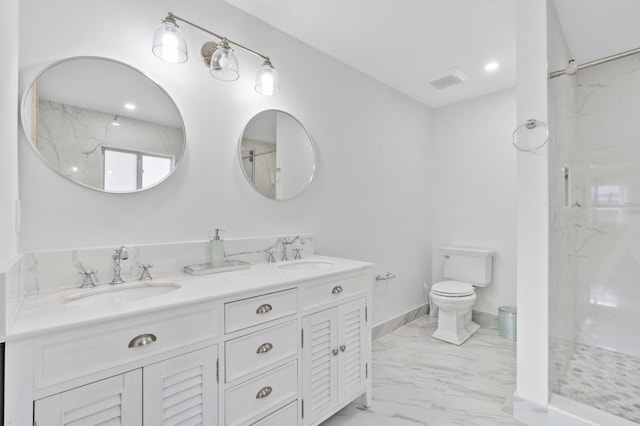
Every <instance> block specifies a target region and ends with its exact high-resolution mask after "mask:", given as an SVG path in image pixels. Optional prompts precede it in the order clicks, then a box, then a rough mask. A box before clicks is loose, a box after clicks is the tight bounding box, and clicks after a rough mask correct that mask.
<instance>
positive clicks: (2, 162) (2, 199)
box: [0, 0, 18, 269]
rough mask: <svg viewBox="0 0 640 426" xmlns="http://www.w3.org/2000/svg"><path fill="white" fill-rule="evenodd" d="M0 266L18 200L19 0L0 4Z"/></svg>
mask: <svg viewBox="0 0 640 426" xmlns="http://www.w3.org/2000/svg"><path fill="white" fill-rule="evenodd" d="M0 15H1V16H3V17H4V18H5V19H6V20H7V21H6V22H4V23H3V24H2V26H0V39H2V40H4V47H3V48H2V49H0V63H2V66H0V93H2V97H1V98H0V269H2V267H3V266H4V265H5V264H7V263H8V262H10V261H11V259H13V258H14V257H15V255H16V244H17V237H16V220H15V219H16V211H15V209H16V200H17V199H18V165H17V156H18V151H17V150H18V148H17V144H16V141H17V134H18V133H17V128H16V123H17V122H18V114H17V110H16V104H17V97H18V89H17V87H18V0H7V1H3V2H1V3H0Z"/></svg>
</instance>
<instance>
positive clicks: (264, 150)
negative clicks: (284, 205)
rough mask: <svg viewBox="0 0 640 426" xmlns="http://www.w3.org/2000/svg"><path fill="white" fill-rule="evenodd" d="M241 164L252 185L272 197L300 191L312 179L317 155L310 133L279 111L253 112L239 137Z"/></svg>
mask: <svg viewBox="0 0 640 426" xmlns="http://www.w3.org/2000/svg"><path fill="white" fill-rule="evenodd" d="M239 148H240V163H241V165H242V171H243V172H244V175H245V177H246V178H247V180H248V181H249V183H251V185H253V187H254V188H255V189H256V191H258V192H259V193H261V194H262V195H264V196H265V197H268V198H271V199H273V200H287V199H289V198H293V197H295V196H296V195H298V194H300V193H301V192H302V191H303V190H304V189H305V188H306V187H307V186H308V185H309V183H311V179H313V173H314V171H315V167H316V154H315V150H314V148H313V142H312V141H311V137H310V136H309V133H307V131H306V130H305V128H304V127H303V126H302V124H300V122H299V121H298V120H296V118H295V117H293V116H292V115H290V114H287V113H286V112H283V111H278V110H266V111H262V112H260V113H258V114H257V115H255V116H254V117H253V118H252V119H251V120H249V123H247V125H246V126H245V128H244V131H243V132H242V136H241V138H240V147H239Z"/></svg>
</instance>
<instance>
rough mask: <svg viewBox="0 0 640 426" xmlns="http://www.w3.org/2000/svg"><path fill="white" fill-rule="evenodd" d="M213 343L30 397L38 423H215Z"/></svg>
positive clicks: (40, 425)
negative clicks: (109, 375)
mask: <svg viewBox="0 0 640 426" xmlns="http://www.w3.org/2000/svg"><path fill="white" fill-rule="evenodd" d="M216 359H217V348H216V347H215V346H211V347H208V348H205V349H200V350H197V351H194V352H190V353H188V354H185V355H180V356H178V357H175V358H171V359H168V360H165V361H161V362H158V363H155V364H151V365H149V366H146V367H143V368H139V369H136V370H133V371H128V372H126V373H123V374H119V375H117V376H114V377H109V378H106V379H102V380H99V381H97V382H93V383H89V384H87V385H84V386H80V387H78V388H74V389H71V390H68V391H64V392H60V393H58V394H54V395H51V396H48V397H46V398H42V399H39V400H37V401H35V402H34V420H35V424H36V425H38V426H60V425H74V426H75V425H77V426H81V425H87V426H89V425H122V426H157V425H165V424H194V425H197V424H203V425H215V424H217V384H216V381H215V377H216Z"/></svg>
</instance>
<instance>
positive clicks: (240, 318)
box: [5, 259, 372, 426]
mask: <svg viewBox="0 0 640 426" xmlns="http://www.w3.org/2000/svg"><path fill="white" fill-rule="evenodd" d="M332 262H333V263H330V264H332V265H333V264H334V263H335V264H336V265H340V263H339V262H340V260H339V259H336V260H335V261H332ZM343 262H344V263H345V265H346V266H344V267H338V266H336V270H335V271H333V272H331V273H326V272H319V273H313V272H308V271H305V272H298V271H296V270H293V271H292V272H288V271H283V270H282V269H278V265H277V264H276V265H261V266H260V265H259V266H255V269H253V268H254V267H252V270H251V271H248V272H246V274H247V275H246V276H247V278H246V281H243V280H244V279H245V278H242V277H243V275H241V274H242V272H239V273H238V275H235V276H234V279H238V280H239V281H240V282H241V283H242V286H243V287H242V290H238V289H235V288H232V287H230V286H228V285H227V286H224V285H221V290H218V291H219V293H216V292H215V291H216V283H217V282H222V283H224V281H223V280H221V281H216V279H219V278H217V277H215V276H214V277H202V278H198V279H197V280H196V281H194V282H193V283H189V281H188V279H185V281H184V283H183V284H182V286H183V290H185V291H187V290H189V288H190V287H189V286H193V287H191V288H194V289H198V293H197V294H196V295H195V296H193V297H191V298H190V299H189V300H188V301H187V302H182V303H175V304H171V303H165V304H164V305H163V306H162V307H161V308H160V307H159V306H152V309H146V310H138V311H135V310H131V311H130V312H129V311H117V309H116V312H114V313H113V314H112V315H109V314H108V313H105V314H98V315H94V316H93V317H88V315H87V311H86V310H84V311H82V310H81V309H77V310H67V311H64V312H62V311H60V309H64V308H57V309H59V310H58V311H54V314H55V315H61V314H64V313H66V314H69V318H70V321H69V322H67V323H66V324H64V326H61V327H58V328H51V327H49V328H47V327H46V326H45V325H43V326H42V328H34V329H33V331H32V332H30V333H23V334H22V335H14V336H9V340H8V343H7V352H6V354H7V357H6V365H7V373H6V383H7V392H6V402H5V407H6V411H5V425H6V426H26V425H30V424H31V423H32V422H35V424H36V425H37V426H62V425H74V426H94V425H98V424H99V425H103V424H104V425H120V426H162V425H178V424H179V425H201V426H217V425H220V426H316V425H318V424H320V422H322V421H324V420H325V419H326V418H328V417H330V416H331V415H332V414H334V413H335V412H337V411H338V410H339V409H341V408H343V407H344V406H346V405H347V404H349V403H350V402H351V401H353V400H355V399H356V398H357V397H359V396H362V401H363V403H364V405H367V406H368V405H369V404H370V401H371V381H370V375H369V374H368V373H369V370H370V365H371V364H370V363H371V327H370V323H369V315H368V309H367V306H368V305H369V304H370V301H371V284H372V272H371V265H370V264H368V263H362V262H354V261H343ZM269 274H271V275H269ZM263 275H264V279H263V281H260V279H261V277H262V276H263ZM250 280H251V281H250ZM224 291H226V293H225V292H224ZM176 294H178V293H176ZM183 297H184V296H183ZM56 300H57V299H56ZM145 307H148V305H145ZM121 309H122V308H121ZM83 312H84V313H85V315H87V317H85V318H82V320H83V322H82V324H77V325H76V324H74V323H73V319H74V318H75V317H76V315H81V314H82V313H83ZM54 314H51V315H54ZM91 318H95V320H91Z"/></svg>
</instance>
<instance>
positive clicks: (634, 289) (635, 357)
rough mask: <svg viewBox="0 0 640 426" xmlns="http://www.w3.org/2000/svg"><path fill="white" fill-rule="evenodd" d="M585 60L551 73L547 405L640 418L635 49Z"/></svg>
mask: <svg viewBox="0 0 640 426" xmlns="http://www.w3.org/2000/svg"><path fill="white" fill-rule="evenodd" d="M550 39H554V38H552V37H550ZM555 40H557V38H555ZM552 50H553V49H551V47H550V51H552ZM634 52H635V53H634ZM556 53H557V52H556ZM552 54H553V52H552ZM582 65H586V64H582ZM588 65H589V66H579V67H578V69H577V71H576V70H575V64H571V65H568V68H567V71H568V73H557V74H553V73H552V75H551V78H550V79H549V128H550V133H551V138H550V141H549V170H550V172H549V173H550V176H549V182H550V188H549V189H550V191H549V193H550V212H549V213H550V247H549V251H550V271H549V272H550V276H549V324H550V325H549V327H550V329H549V338H550V341H549V351H550V353H549V369H550V371H549V381H550V383H549V389H550V394H551V395H552V397H551V405H552V406H553V404H554V398H557V397H558V396H559V397H560V398H559V399H560V400H562V399H563V398H564V400H568V401H571V403H574V402H575V403H578V404H577V405H578V406H580V405H582V406H584V407H588V408H587V410H589V409H590V410H593V408H595V409H597V410H601V411H604V412H606V413H610V414H612V415H615V416H617V417H619V418H622V419H626V420H630V421H632V422H636V423H640V49H638V50H636V51H629V52H624V54H623V55H617V56H616V58H614V57H610V58H606V60H604V61H594V63H590V64H588Z"/></svg>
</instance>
